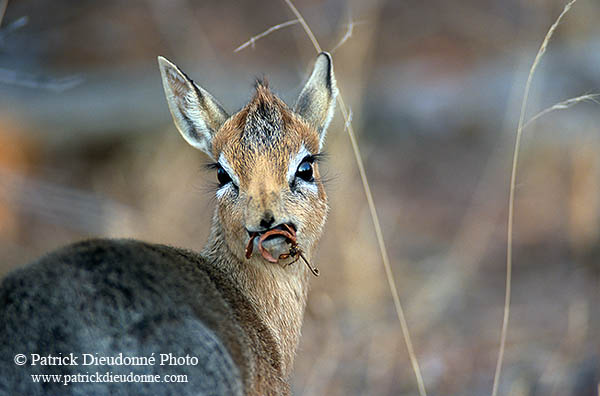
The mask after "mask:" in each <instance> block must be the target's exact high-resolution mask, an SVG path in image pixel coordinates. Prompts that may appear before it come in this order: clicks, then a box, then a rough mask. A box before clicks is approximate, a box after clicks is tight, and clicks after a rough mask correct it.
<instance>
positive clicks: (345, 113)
mask: <svg viewBox="0 0 600 396" xmlns="http://www.w3.org/2000/svg"><path fill="white" fill-rule="evenodd" d="M284 1H285V2H286V4H287V5H288V6H289V7H290V9H291V10H292V12H293V13H294V15H296V18H298V20H299V21H300V24H301V25H302V27H303V28H304V31H305V32H306V35H307V36H308V37H309V39H310V40H311V42H312V44H313V46H314V47H315V50H316V51H317V52H321V51H322V50H321V46H320V45H319V43H318V41H317V39H316V38H315V35H314V34H313V32H312V31H311V29H310V27H309V26H308V24H307V23H306V21H305V20H304V18H303V17H302V14H300V12H299V11H298V9H297V8H296V7H295V6H294V4H293V3H292V2H291V0H284ZM337 101H338V104H339V108H340V112H341V113H342V117H343V118H344V122H345V124H346V126H347V128H346V131H347V132H348V137H349V138H350V143H351V144H352V150H353V152H354V157H355V160H356V164H357V166H358V171H359V173H360V179H361V182H362V185H363V189H364V191H365V195H366V198H367V204H368V206H369V212H370V214H371V219H372V220H373V225H374V227H375V235H376V237H377V244H378V245H379V251H380V253H381V257H382V260H383V266H384V268H385V274H386V278H387V281H388V284H389V287H390V292H391V293H392V299H393V301H394V307H395V308H396V314H397V315H398V320H399V321H400V326H401V328H402V334H403V335H404V341H405V342H406V348H407V350H408V355H409V358H410V362H411V365H412V368H413V371H414V373H415V377H416V379H417V386H418V388H419V394H420V395H421V396H427V392H426V391H425V385H424V382H423V377H422V375H421V370H420V368H419V362H418V361H417V357H416V355H415V352H414V349H413V345H412V341H411V338H410V333H409V330H408V323H407V322H406V318H405V316H404V310H403V309H402V304H401V303H400V297H399V295H398V290H397V288H396V284H395V282H394V277H393V274H392V269H391V265H390V259H389V257H388V253H387V248H386V247H385V241H384V239H383V232H382V230H381V225H380V224H379V217H378V216H377V210H376V208H375V202H374V201H373V195H372V194H371V188H370V187H369V182H368V180H367V174H366V172H365V167H364V164H363V161H362V156H361V155H360V150H359V148H358V143H357V141H356V136H355V134H354V128H353V127H352V123H351V122H350V121H349V116H348V111H347V110H346V105H345V103H344V99H343V97H342V94H341V93H340V94H338V97H337Z"/></svg>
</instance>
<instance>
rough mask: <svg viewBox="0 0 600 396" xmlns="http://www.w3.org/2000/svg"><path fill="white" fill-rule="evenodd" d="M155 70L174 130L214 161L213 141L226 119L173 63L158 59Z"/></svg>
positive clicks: (215, 104)
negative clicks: (158, 72)
mask: <svg viewBox="0 0 600 396" xmlns="http://www.w3.org/2000/svg"><path fill="white" fill-rule="evenodd" d="M158 66H159V68H160V74H161V76H162V82H163V87H164V89H165V95H166V96H167V102H168V103H169V110H171V115H172V116H173V121H175V126H176V127H177V129H178V130H179V132H180V133H181V135H182V136H183V138H184V139H185V140H186V141H187V142H188V143H189V144H191V145H192V146H194V147H196V148H197V149H200V150H202V151H204V152H205V153H206V154H208V155H209V156H210V157H211V158H213V157H214V155H213V153H212V144H211V141H212V138H213V136H214V134H215V133H216V132H217V131H218V130H219V128H221V126H222V125H223V123H224V122H225V121H226V120H227V119H228V118H229V115H227V113H226V112H225V110H224V109H223V107H222V106H221V105H220V104H219V103H218V102H217V101H216V99H215V98H213V96H212V95H211V94H209V93H208V92H207V91H205V90H204V89H202V88H201V87H199V86H197V85H196V84H195V83H194V82H193V81H192V80H191V79H190V78H188V76H186V75H185V73H183V72H182V71H181V70H180V69H179V68H178V67H177V66H175V65H174V64H173V63H171V62H169V61H168V60H167V59H165V58H163V57H162V56H159V57H158ZM213 159H214V158H213Z"/></svg>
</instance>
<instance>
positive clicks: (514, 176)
mask: <svg viewBox="0 0 600 396" xmlns="http://www.w3.org/2000/svg"><path fill="white" fill-rule="evenodd" d="M576 1H577V0H571V1H570V2H569V3H567V5H566V6H565V8H564V9H563V11H562V12H561V13H560V15H559V16H558V18H557V19H556V21H555V22H554V24H553V25H552V26H551V27H550V30H548V33H546V37H545V38H544V41H543V42H542V45H541V46H540V49H539V50H538V52H537V55H536V56H535V60H534V61H533V64H532V65H531V68H530V69H529V75H528V76H527V83H526V84H525V92H524V94H523V102H522V103H521V114H520V116H519V125H518V127H517V136H516V139H515V149H514V153H513V161H512V170H511V175H510V192H509V198H508V225H507V238H506V239H507V243H506V291H505V298H504V317H503V319H502V331H501V334H500V349H499V352H498V360H497V362H496V371H495V373H494V385H493V387H492V396H496V395H497V394H498V384H499V381H500V374H501V372H502V362H503V359H504V350H505V345H506V334H507V330H508V319H509V315H510V297H511V279H512V246H513V223H514V204H515V186H516V179H517V164H518V161H519V148H520V146H521V136H522V134H523V127H524V125H525V123H524V121H525V109H526V107H527V99H528V98H529V89H530V88H531V80H532V79H533V75H534V74H535V70H536V69H537V66H538V65H539V63H540V60H541V58H542V56H543V55H544V53H545V52H546V49H547V47H548V43H549V41H550V38H551V37H552V35H553V34H554V31H555V30H556V28H557V27H558V24H559V23H560V21H561V19H562V18H563V16H564V15H565V14H566V13H567V12H568V11H569V9H571V6H572V5H573V4H574V3H575V2H576Z"/></svg>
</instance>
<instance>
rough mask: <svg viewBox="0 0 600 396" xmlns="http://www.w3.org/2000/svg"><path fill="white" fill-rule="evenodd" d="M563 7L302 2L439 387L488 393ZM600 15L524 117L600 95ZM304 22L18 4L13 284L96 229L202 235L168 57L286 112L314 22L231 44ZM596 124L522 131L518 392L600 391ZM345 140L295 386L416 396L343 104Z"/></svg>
mask: <svg viewBox="0 0 600 396" xmlns="http://www.w3.org/2000/svg"><path fill="white" fill-rule="evenodd" d="M564 3H565V1H564V0H560V1H559V0H460V1H451V2H450V1H444V0H429V1H413V0H409V1H394V0H380V1H360V0H322V1H321V0H302V1H301V0H298V1H297V4H296V5H297V7H298V8H299V9H300V11H301V12H302V13H303V14H304V16H305V17H306V19H307V22H308V23H309V25H310V26H311V27H312V29H313V30H314V32H315V34H316V36H317V38H318V39H319V41H320V43H321V45H322V46H323V47H324V49H328V50H332V49H334V51H333V56H334V63H335V70H336V74H337V78H338V84H339V86H340V89H341V92H342V94H343V96H344V98H345V100H346V102H347V104H349V107H350V109H351V111H352V120H353V125H354V128H355V130H356V132H357V134H358V137H359V143H360V146H361V150H362V154H363V157H364V160H365V164H366V167H367V174H368V176H369V181H370V183H371V186H372V189H373V194H374V197H375V202H376V204H377V210H378V212H379V215H380V216H381V222H382V226H383V231H384V234H385V239H386V242H387V245H388V249H389V253H390V256H391V259H392V265H393V271H394V275H395V281H396V283H397V285H398V288H399V291H400V296H401V299H402V301H403V304H404V307H405V310H406V315H407V319H408V323H409V327H410V330H411V333H412V336H413V342H414V345H415V349H416V353H417V357H418V359H419V362H420V364H421V368H422V372H423V376H424V379H425V383H426V387H427V389H428V392H429V394H430V395H487V394H489V393H490V391H491V386H492V378H493V372H494V367H495V362H496V356H497V353H498V341H499V336H500V328H501V321H502V312H503V301H504V285H505V283H504V282H505V245H506V215H507V199H508V180H509V173H510V164H511V158H512V145H513V142H514V135H515V130H516V125H517V119H518V116H519V107H520V100H521V97H522V93H523V89H524V86H525V80H526V77H527V72H528V69H529V66H530V65H531V62H532V61H533V58H534V57H535V53H536V51H537V48H538V47H539V44H540V43H541V41H542V39H543V37H544V35H545V34H546V31H547V30H548V28H549V26H550V25H551V24H552V22H553V21H554V20H555V18H556V17H557V16H558V14H559V13H560V11H561V10H562V8H563V6H564ZM1 5H3V1H0V6H1ZM1 10H2V8H0V11H1ZM599 17H600V3H599V2H597V1H589V0H580V1H579V2H578V3H577V4H576V5H575V6H574V8H573V9H572V10H571V12H570V13H569V14H568V15H567V16H566V18H565V19H564V21H563V23H562V24H561V25H560V27H559V29H558V31H557V33H556V35H555V37H554V38H553V40H552V42H551V45H550V48H549V51H548V54H547V55H546V57H545V58H544V60H543V62H542V64H541V65H540V67H539V69H538V72H537V74H536V76H535V79H534V83H533V86H532V94H531V98H530V101H529V106H528V115H529V116H532V115H534V114H535V113H537V112H538V111H540V110H542V109H544V108H546V107H548V106H551V105H553V104H554V103H556V102H558V101H561V100H564V99H567V98H570V97H574V96H578V95H581V94H584V93H593V92H600V24H598V20H599ZM292 19H294V16H293V14H292V13H291V12H290V10H289V9H288V8H287V6H286V4H285V3H284V2H283V1H280V0H273V1H251V2H250V1H248V2H241V1H233V0H219V1H214V0H203V1H193V0H169V1H167V0H134V1H127V2H125V1H115V0H106V1H102V2H99V1H91V0H80V1H77V2H72V1H66V0H52V1H50V0H10V1H9V2H8V7H7V8H6V14H5V16H4V18H3V21H2V25H1V26H0V275H1V274H5V273H6V272H8V271H10V270H11V269H13V268H16V267H19V266H21V265H25V264H26V263H27V262H29V261H30V260H32V259H34V258H35V257H37V256H39V255H40V254H43V253H44V252H46V251H48V250H51V249H53V248H56V247H58V246H61V245H63V244H66V243H68V242H71V241H75V240H78V239H81V238H87V237H92V236H110V237H132V238H141V239H144V240H148V241H154V242H161V243H169V244H174V245H178V246H183V247H187V248H192V249H199V248H201V247H202V246H203V244H204V242H205V240H206V237H207V234H208V228H209V222H210V217H211V215H212V210H213V206H214V201H213V199H212V192H211V189H210V187H209V185H210V184H211V183H212V182H213V179H214V175H213V174H212V173H211V172H207V171H205V170H204V169H203V164H204V163H205V162H207V161H208V159H207V158H206V157H205V156H204V155H203V154H201V153H200V152H198V151H195V150H194V149H192V148H191V147H189V146H188V145H187V144H186V143H185V142H184V141H183V139H181V137H180V136H179V135H178V133H177V132H176V130H175V127H174V126H173V125H172V123H171V119H170V115H169V113H168V110H167V106H166V102H165V99H164V97H163V91H162V87H161V84H160V76H159V72H158V68H157V63H156V56H157V55H164V56H166V57H168V58H169V59H171V60H173V61H174V62H175V63H177V64H178V65H179V66H180V67H181V68H183V69H184V70H185V71H186V72H187V73H188V74H189V75H190V76H191V77H192V78H194V80H195V81H197V82H198V83H200V84H201V85H202V86H204V87H205V88H206V89H208V90H209V91H210V92H212V93H213V94H214V95H215V96H216V97H217V98H218V99H219V100H220V101H221V102H222V103H223V104H224V105H225V107H226V108H227V109H229V110H230V111H235V110H237V109H239V108H240V107H241V106H243V105H244V104H245V103H246V102H247V101H248V99H249V98H250V97H251V95H252V84H253V81H254V79H255V78H256V77H260V76H263V75H265V76H267V77H268V78H269V80H270V84H271V87H272V88H274V90H275V91H276V92H277V93H278V94H279V95H280V96H281V97H282V98H284V99H285V100H286V101H288V103H291V102H293V101H294V99H295V96H296V95H297V94H298V92H299V90H300V88H301V86H302V83H303V81H304V79H305V78H306V76H307V73H308V72H309V70H310V68H311V67H312V63H313V60H314V57H315V52H314V49H313V48H312V46H311V44H310V41H309V40H308V39H307V37H306V35H305V34H304V32H303V31H302V29H301V27H300V26H299V25H294V26H289V27H287V28H285V29H282V30H280V31H277V32H274V33H273V34H271V35H269V36H267V37H265V38H263V39H262V40H259V41H257V42H256V43H255V44H254V46H250V47H248V48H246V49H243V50H241V51H239V52H237V53H234V49H235V48H236V47H238V46H239V45H241V44H242V43H244V42H245V41H247V40H248V39H250V37H252V36H254V35H256V34H258V33H260V32H262V31H264V30H266V29H267V28H269V27H270V26H273V25H276V24H279V23H282V22H286V21H289V20H292ZM350 22H352V29H351V33H352V34H351V36H350V37H349V39H348V40H347V41H346V42H345V43H343V45H341V46H337V44H338V43H339V42H340V40H341V39H342V38H343V37H344V36H345V35H346V34H347V32H348V30H349V26H348V25H349V23H350ZM336 46H337V48H336ZM599 132H600V106H598V105H597V104H595V103H582V104H578V105H577V106H575V107H573V108H571V109H569V110H565V111H559V112H555V113H552V114H550V115H548V116H546V117H544V118H543V119H540V120H539V121H538V122H536V123H535V124H532V125H531V126H530V127H529V128H528V129H527V130H526V131H525V135H524V142H523V150H522V162H521V163H520V167H519V179H518V185H517V199H516V212H515V234H514V235H515V251H514V272H513V281H514V284H513V287H514V289H513V293H514V294H513V303H512V316H511V320H510V325H509V332H508V341H507V349H506V355H505V365H504V371H503V376H502V380H501V383H500V393H501V394H502V395H513V396H517V395H523V396H525V395H567V396H568V395H573V396H586V395H597V394H598V392H599V389H598V388H599V382H600V336H599V335H600V155H599V153H600V134H599ZM327 152H328V153H329V156H328V161H327V164H326V165H325V167H326V174H327V176H328V178H329V179H330V182H329V183H328V186H327V188H328V191H329V195H330V199H331V206H332V211H331V214H330V218H329V221H328V224H327V227H326V230H325V234H324V237H323V239H322V241H321V243H320V249H319V251H318V254H317V256H316V258H315V259H314V261H315V263H316V264H317V265H318V266H319V268H320V269H321V273H322V275H321V277H319V278H317V279H313V281H312V292H311V294H310V299H309V303H308V308H307V313H306V320H305V326H304V329H303V339H302V342H301V346H300V350H299V352H298V357H297V361H296V367H295V373H294V377H293V390H294V394H296V395H397V394H399V395H415V394H416V393H417V390H416V389H417V388H416V384H415V379H414V376H413V373H412V370H411V367H410V363H409V359H408V355H407V351H406V347H405V344H404V341H403V339H402V336H401V332H400V327H399V324H398V320H397V318H396V315H395V312H394V307H393V304H392V300H391V297H390V292H389V289H388V286H387V282H386V279H385V274H384V270H383V267H382V264H381V259H380V256H379V253H378V249H377V245H376V242H375V238H374V232H373V226H372V222H371V219H370V217H369V214H368V209H367V206H366V201H365V198H364V193H363V191H362V187H361V183H360V179H359V176H358V171H357V167H356V164H355V162H354V159H353V156H352V152H351V148H350V144H349V140H348V137H347V134H346V132H345V130H344V123H343V120H342V119H341V116H340V114H339V113H338V114H337V115H336V118H335V121H334V123H333V125H332V126H331V127H330V130H329V135H328V141H327Z"/></svg>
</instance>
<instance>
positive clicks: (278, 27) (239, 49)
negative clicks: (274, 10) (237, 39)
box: [233, 19, 300, 52]
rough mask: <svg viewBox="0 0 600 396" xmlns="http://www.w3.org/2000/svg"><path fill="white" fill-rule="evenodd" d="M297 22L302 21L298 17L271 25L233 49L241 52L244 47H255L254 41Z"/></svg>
mask: <svg viewBox="0 0 600 396" xmlns="http://www.w3.org/2000/svg"><path fill="white" fill-rule="evenodd" d="M297 23H300V21H299V20H298V19H292V20H291V21H287V22H283V23H280V24H279V25H275V26H271V27H270V28H268V29H267V30H265V31H264V32H262V33H260V34H257V35H256V36H253V37H251V38H250V40H248V41H246V42H245V43H244V44H242V45H240V46H239V47H237V48H236V49H234V50H233V52H239V51H241V50H243V49H244V48H247V47H250V46H251V47H252V48H254V43H256V41H258V40H260V39H261V38H263V37H265V36H267V35H269V34H271V33H273V32H275V31H277V30H279V29H283V28H285V27H288V26H292V25H295V24H297Z"/></svg>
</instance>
